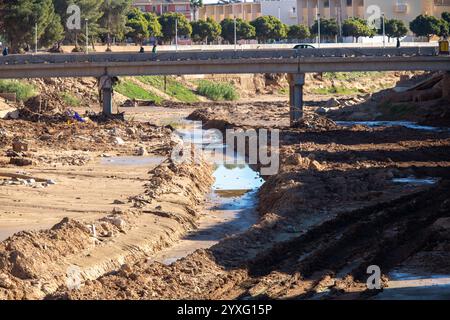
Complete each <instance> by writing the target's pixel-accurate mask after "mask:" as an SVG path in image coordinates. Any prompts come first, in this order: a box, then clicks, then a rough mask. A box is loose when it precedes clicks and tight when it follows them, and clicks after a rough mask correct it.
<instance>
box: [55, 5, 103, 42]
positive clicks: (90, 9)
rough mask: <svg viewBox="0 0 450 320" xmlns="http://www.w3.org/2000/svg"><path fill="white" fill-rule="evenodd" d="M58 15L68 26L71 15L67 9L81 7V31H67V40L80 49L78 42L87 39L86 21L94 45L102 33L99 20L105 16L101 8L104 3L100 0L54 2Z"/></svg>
mask: <svg viewBox="0 0 450 320" xmlns="http://www.w3.org/2000/svg"><path fill="white" fill-rule="evenodd" d="M53 2H54V5H55V10H56V13H57V14H58V15H59V16H60V17H61V21H62V22H63V24H64V25H65V26H66V21H67V19H68V18H69V16H70V14H68V13H67V8H68V7H69V6H70V5H72V4H75V5H77V6H78V7H80V10H81V11H80V13H81V24H82V26H81V29H79V30H66V39H68V40H70V41H73V42H75V46H76V47H78V40H81V41H83V42H85V41H86V39H85V21H86V20H87V21H88V24H89V38H90V42H91V43H92V45H94V43H95V40H96V39H97V37H98V36H99V34H100V33H101V28H100V25H99V20H100V18H101V17H102V16H103V12H102V11H101V10H100V7H101V6H102V4H103V1H99V0H53Z"/></svg>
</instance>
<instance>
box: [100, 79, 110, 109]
mask: <svg viewBox="0 0 450 320" xmlns="http://www.w3.org/2000/svg"><path fill="white" fill-rule="evenodd" d="M99 86H100V90H101V101H102V106H103V114H104V115H107V116H110V115H112V113H113V99H112V96H113V78H112V77H110V76H108V75H105V76H102V77H101V78H100V82H99Z"/></svg>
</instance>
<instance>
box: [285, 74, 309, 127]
mask: <svg viewBox="0 0 450 320" xmlns="http://www.w3.org/2000/svg"><path fill="white" fill-rule="evenodd" d="M288 79H289V105H290V110H289V115H290V125H291V127H292V126H294V125H295V123H296V122H297V121H299V120H300V119H301V118H303V85H304V84H305V74H304V73H293V74H289V75H288Z"/></svg>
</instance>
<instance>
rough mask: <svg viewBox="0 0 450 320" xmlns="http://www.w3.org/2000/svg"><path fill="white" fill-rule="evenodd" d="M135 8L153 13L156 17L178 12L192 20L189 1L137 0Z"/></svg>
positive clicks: (134, 4)
mask: <svg viewBox="0 0 450 320" xmlns="http://www.w3.org/2000/svg"><path fill="white" fill-rule="evenodd" d="M133 6H134V7H136V8H138V9H140V10H141V11H142V12H152V13H154V14H156V15H161V14H163V13H166V12H177V13H181V14H184V15H185V16H186V18H187V19H189V20H191V18H192V13H191V5H190V1H189V0H135V1H134V2H133Z"/></svg>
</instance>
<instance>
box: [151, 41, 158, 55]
mask: <svg viewBox="0 0 450 320" xmlns="http://www.w3.org/2000/svg"><path fill="white" fill-rule="evenodd" d="M157 46H158V45H157V44H156V42H155V43H154V44H153V49H152V53H156V51H157V49H156V47H157Z"/></svg>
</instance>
